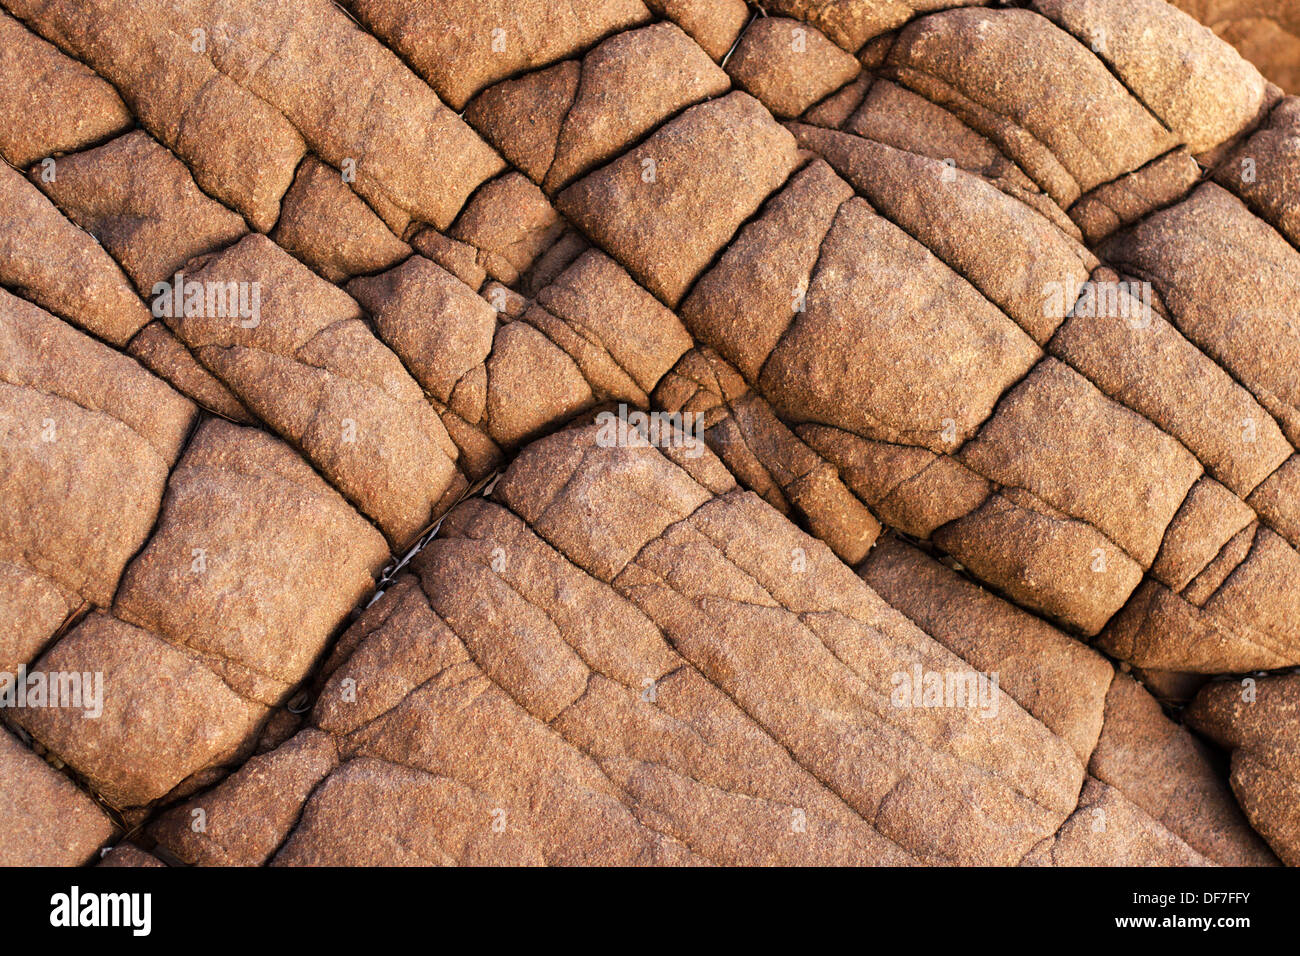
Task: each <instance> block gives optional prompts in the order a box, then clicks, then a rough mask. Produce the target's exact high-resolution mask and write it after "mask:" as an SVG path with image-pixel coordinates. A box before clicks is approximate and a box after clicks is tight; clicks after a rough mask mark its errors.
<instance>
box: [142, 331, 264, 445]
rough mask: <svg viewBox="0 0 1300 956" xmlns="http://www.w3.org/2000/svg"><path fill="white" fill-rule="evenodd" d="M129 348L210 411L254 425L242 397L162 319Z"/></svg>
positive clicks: (241, 422)
mask: <svg viewBox="0 0 1300 956" xmlns="http://www.w3.org/2000/svg"><path fill="white" fill-rule="evenodd" d="M126 349H127V351H128V352H130V353H131V354H132V355H134V356H135V357H136V359H138V360H139V362H140V364H141V365H143V366H144V367H145V368H147V369H149V370H150V371H151V372H153V373H154V374H155V375H158V376H160V377H162V378H164V379H166V380H167V381H168V382H170V383H171V385H172V386H173V387H174V388H175V389H176V390H177V391H179V392H181V393H182V394H184V395H186V396H188V397H189V398H191V399H193V400H194V401H195V402H197V403H198V404H199V405H202V406H203V407H204V408H206V409H208V410H209V411H212V412H216V413H217V414H218V415H222V416H224V417H226V418H229V419H230V420H231V421H233V422H239V423H240V424H244V425H251V424H253V423H255V422H256V419H255V418H254V417H253V415H252V413H250V412H249V411H248V409H246V408H245V407H244V405H243V403H242V402H240V401H239V399H237V398H235V396H234V395H233V394H231V391H230V389H228V388H226V386H224V385H222V384H221V380H220V379H219V378H217V377H216V376H215V375H213V374H212V373H211V372H209V371H208V370H207V369H206V368H204V367H203V366H202V365H200V364H199V360H198V359H196V358H195V357H194V353H193V352H191V351H190V350H189V349H188V348H187V347H186V346H185V344H184V343H183V342H182V341H181V340H180V339H178V338H177V337H176V335H175V333H173V332H172V330H171V329H169V328H167V325H166V323H164V322H162V321H154V322H150V323H149V324H148V325H146V326H145V327H144V328H143V329H141V330H140V332H139V333H138V334H137V335H136V337H135V338H133V339H132V340H131V341H130V342H129V343H128V344H127V347H126Z"/></svg>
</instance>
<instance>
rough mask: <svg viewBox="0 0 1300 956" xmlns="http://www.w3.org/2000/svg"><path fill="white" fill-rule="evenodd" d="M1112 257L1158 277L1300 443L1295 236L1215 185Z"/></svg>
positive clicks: (1141, 229) (1145, 226)
mask: <svg viewBox="0 0 1300 956" xmlns="http://www.w3.org/2000/svg"><path fill="white" fill-rule="evenodd" d="M1103 257H1104V258H1107V259H1109V260H1110V261H1111V262H1114V263H1116V264H1117V265H1122V266H1126V267H1128V269H1129V270H1131V271H1133V272H1135V273H1136V274H1137V275H1139V276H1141V277H1143V278H1148V279H1150V280H1151V282H1152V283H1153V284H1154V285H1155V287H1156V290H1157V291H1158V292H1159V293H1160V296H1161V299H1162V300H1163V301H1164V303H1165V305H1166V306H1168V308H1169V311H1170V313H1171V315H1172V320H1173V322H1174V324H1175V325H1176V326H1177V327H1178V329H1179V331H1181V332H1182V333H1183V335H1185V336H1186V337H1187V338H1188V339H1189V340H1190V341H1191V342H1192V343H1193V344H1194V345H1196V346H1197V347H1198V348H1200V349H1201V351H1203V352H1205V353H1206V354H1207V355H1209V356H1210V357H1211V358H1213V359H1214V360H1215V361H1216V362H1218V363H1219V364H1220V365H1222V366H1223V367H1224V368H1225V369H1226V370H1227V371H1228V372H1229V373H1231V374H1232V376H1233V377H1234V378H1235V379H1237V381H1239V382H1240V383H1241V384H1242V385H1244V386H1245V387H1246V388H1248V389H1250V391H1251V393H1252V394H1253V395H1254V396H1255V398H1256V399H1257V400H1258V401H1259V403H1260V404H1261V405H1263V406H1264V408H1265V409H1267V410H1268V412H1269V413H1270V414H1271V415H1272V416H1273V417H1274V418H1276V419H1277V421H1278V424H1279V425H1281V427H1282V431H1283V432H1284V433H1285V434H1286V436H1287V438H1288V439H1289V440H1290V441H1291V442H1292V444H1295V443H1296V442H1297V441H1300V410H1298V408H1300V321H1297V319H1296V318H1295V312H1296V310H1297V308H1300V306H1298V305H1297V302H1300V298H1298V297H1297V292H1300V253H1297V252H1296V250H1295V249H1294V248H1293V247H1292V246H1291V245H1290V244H1289V243H1287V241H1286V239H1284V238H1283V237H1282V236H1281V235H1279V234H1278V233H1277V232H1276V231H1275V230H1274V229H1273V228H1271V227H1270V226H1269V225H1268V224H1267V223H1265V222H1263V221H1262V220H1260V219H1258V218H1256V217H1255V216H1253V215H1252V214H1251V213H1250V211H1249V210H1248V209H1247V208H1246V207H1245V205H1243V204H1242V202H1241V200H1239V199H1237V198H1236V197H1234V196H1233V195H1232V194H1230V193H1229V192H1227V191H1226V190H1224V189H1222V188H1221V187H1219V186H1218V185H1216V184H1214V183H1206V184H1204V185H1202V186H1200V187H1198V188H1197V189H1196V191H1195V192H1193V193H1192V195H1191V196H1189V197H1188V198H1187V199H1185V200H1184V201H1182V202H1180V203H1178V204H1177V205H1175V206H1172V207H1170V208H1169V209H1165V210H1162V211H1160V212H1157V213H1155V214H1154V215H1152V216H1149V217H1148V218H1146V219H1144V220H1142V222H1140V223H1139V224H1137V225H1136V226H1135V227H1134V228H1133V229H1131V230H1130V231H1128V232H1126V233H1123V234H1121V235H1119V236H1116V237H1115V238H1113V239H1112V240H1110V241H1109V242H1108V243H1107V244H1106V246H1105V247H1104V248H1103ZM1263 343H1267V345H1266V346H1265V345H1264V344H1263Z"/></svg>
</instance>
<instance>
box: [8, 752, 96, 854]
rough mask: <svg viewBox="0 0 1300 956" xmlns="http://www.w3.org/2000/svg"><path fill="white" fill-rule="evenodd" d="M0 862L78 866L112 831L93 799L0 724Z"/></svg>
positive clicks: (94, 851)
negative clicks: (1, 781)
mask: <svg viewBox="0 0 1300 956" xmlns="http://www.w3.org/2000/svg"><path fill="white" fill-rule="evenodd" d="M0 770H2V771H3V773H4V781H5V785H4V788H3V789H0V866H80V865H81V864H83V863H86V862H88V861H89V860H90V859H91V858H92V857H93V856H94V855H95V853H96V852H97V851H98V850H99V848H100V847H101V846H102V845H103V844H104V843H106V842H107V841H108V840H109V839H110V838H111V837H112V835H113V832H114V827H113V823H112V821H111V820H109V818H108V816H107V815H106V814H105V813H104V812H103V811H102V810H100V808H99V807H98V806H97V805H96V804H95V801H93V800H92V799H90V797H88V796H87V795H86V794H85V793H83V792H82V791H81V790H79V789H78V788H77V786H76V784H74V783H73V782H72V781H71V780H69V779H68V778H67V777H65V776H63V774H61V773H59V772H58V771H57V770H55V769H54V768H53V767H51V766H50V765H49V764H47V763H46V762H45V761H44V760H42V759H41V758H40V757H38V756H36V754H34V753H32V752H31V751H30V750H28V749H27V748H26V747H25V746H23V745H22V744H21V743H20V742H19V741H18V740H17V739H16V738H15V737H14V736H13V735H12V734H10V733H9V732H8V731H6V730H0Z"/></svg>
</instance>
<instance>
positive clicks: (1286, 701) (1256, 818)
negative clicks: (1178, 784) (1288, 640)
mask: <svg viewBox="0 0 1300 956" xmlns="http://www.w3.org/2000/svg"><path fill="white" fill-rule="evenodd" d="M1187 719H1188V722H1189V723H1190V724H1191V725H1192V726H1193V727H1195V728H1196V729H1197V730H1200V731H1201V732H1203V733H1205V734H1207V735H1209V736H1210V737H1212V738H1213V739H1214V740H1216V741H1217V742H1219V743H1220V744H1222V745H1223V746H1225V747H1227V748H1229V749H1231V750H1232V774H1231V781H1232V790H1233V793H1235V794H1236V795H1237V800H1238V801H1240V803H1241V808H1242V810H1244V811H1245V813H1246V816H1247V818H1248V819H1249V820H1250V822H1251V825H1252V826H1254V827H1255V829H1256V830H1257V831H1259V833H1260V835H1261V836H1263V837H1264V839H1265V840H1267V841H1268V843H1269V845H1270V846H1271V847H1272V848H1273V849H1274V850H1275V851H1276V852H1277V855H1278V856H1280V857H1281V858H1282V859H1283V861H1285V862H1286V863H1288V864H1290V865H1291V866H1300V677H1297V675H1295V674H1284V675H1280V676H1276V677H1263V678H1259V679H1257V680H1256V679H1253V678H1252V679H1248V680H1228V681H1216V682H1213V683H1210V684H1207V685H1205V687H1204V688H1202V689H1201V692H1200V693H1199V694H1198V695H1197V696H1196V700H1194V701H1193V702H1192V705H1191V707H1190V708H1189V709H1188V712H1187Z"/></svg>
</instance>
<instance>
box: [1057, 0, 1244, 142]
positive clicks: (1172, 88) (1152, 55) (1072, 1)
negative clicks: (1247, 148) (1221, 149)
mask: <svg viewBox="0 0 1300 956" xmlns="http://www.w3.org/2000/svg"><path fill="white" fill-rule="evenodd" d="M1033 6H1034V9H1035V10H1037V11H1039V12H1040V13H1042V14H1043V15H1044V16H1047V17H1050V18H1051V19H1052V20H1053V21H1054V22H1055V23H1057V24H1059V25H1060V26H1061V27H1063V28H1064V29H1066V30H1068V31H1070V33H1071V34H1072V35H1073V36H1075V37H1076V38H1078V39H1079V41H1080V42H1082V43H1086V44H1089V45H1090V47H1091V48H1092V49H1093V51H1094V52H1096V54H1097V56H1099V57H1100V58H1101V59H1102V60H1104V61H1105V62H1106V63H1108V64H1110V66H1111V67H1112V68H1113V69H1114V70H1115V73H1116V74H1117V75H1118V76H1119V78H1120V79H1121V80H1123V82H1124V85H1125V86H1126V87H1127V88H1128V89H1130V90H1132V91H1133V93H1134V95H1135V96H1137V97H1138V98H1139V99H1141V101H1142V103H1143V104H1144V105H1145V106H1146V107H1147V108H1148V109H1150V110H1151V111H1152V112H1153V113H1154V114H1155V115H1156V116H1157V117H1159V118H1160V120H1161V121H1162V122H1163V123H1164V124H1165V125H1166V126H1167V127H1169V129H1171V130H1173V131H1174V132H1175V133H1176V134H1178V136H1179V138H1180V139H1181V140H1182V141H1183V143H1184V144H1185V145H1186V146H1187V148H1188V149H1189V150H1191V151H1192V152H1193V153H1203V152H1205V151H1206V150H1209V149H1211V148H1213V147H1215V146H1218V145H1219V144H1220V143H1222V142H1224V141H1225V140H1228V139H1231V138H1232V137H1233V136H1235V135H1236V134H1237V133H1240V132H1241V131H1242V130H1243V129H1244V128H1245V127H1246V126H1247V125H1249V124H1252V123H1253V122H1254V121H1255V120H1256V118H1257V117H1258V115H1259V112H1260V110H1261V109H1262V108H1263V106H1264V86H1265V80H1264V78H1263V77H1262V76H1260V75H1259V71H1258V70H1256V69H1255V67H1253V66H1252V65H1251V64H1250V63H1248V62H1247V61H1245V60H1243V59H1242V58H1241V56H1240V55H1239V54H1238V53H1237V51H1236V50H1234V49H1233V48H1232V47H1231V46H1229V45H1228V44H1227V43H1224V42H1223V41H1222V40H1220V39H1219V38H1218V37H1216V36H1215V35H1214V34H1213V33H1211V32H1210V31H1209V30H1208V29H1206V28H1205V27H1203V26H1201V25H1200V24H1199V23H1197V22H1196V21H1195V20H1193V19H1192V18H1191V17H1189V16H1188V15H1187V14H1185V13H1183V12H1182V11H1180V10H1179V9H1178V8H1177V7H1176V6H1174V5H1172V4H1170V3H1166V2H1165V0H1034V3H1033Z"/></svg>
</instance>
